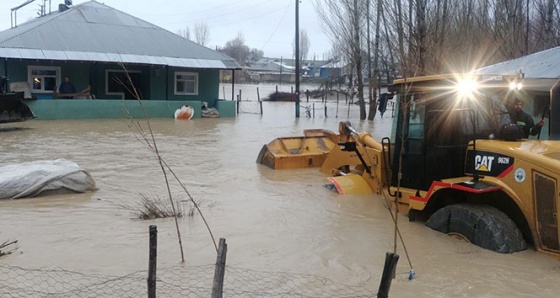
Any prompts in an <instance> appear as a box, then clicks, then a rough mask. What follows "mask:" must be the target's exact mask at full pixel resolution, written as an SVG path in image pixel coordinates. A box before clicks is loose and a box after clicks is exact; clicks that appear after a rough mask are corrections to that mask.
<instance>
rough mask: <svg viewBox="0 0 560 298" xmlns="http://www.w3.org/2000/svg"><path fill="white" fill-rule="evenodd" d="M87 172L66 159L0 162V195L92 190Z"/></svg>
mask: <svg viewBox="0 0 560 298" xmlns="http://www.w3.org/2000/svg"><path fill="white" fill-rule="evenodd" d="M96 189H97V187H96V186H95V181H94V180H93V178H92V177H91V175H90V174H89V173H88V172H87V171H85V170H83V169H82V168H80V166H78V164H76V163H75V162H73V161H69V160H66V159H56V160H39V161H33V162H25V163H18V164H9V165H4V166H0V199H18V198H24V197H34V196H39V195H41V194H46V193H48V194H52V193H68V192H87V191H93V190H96Z"/></svg>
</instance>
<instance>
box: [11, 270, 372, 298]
mask: <svg viewBox="0 0 560 298" xmlns="http://www.w3.org/2000/svg"><path fill="white" fill-rule="evenodd" d="M214 269H215V266H214V264H210V265H202V266H187V265H181V264H180V265H176V266H173V267H168V268H158V270H157V286H156V287H157V297H205V298H207V297H211V294H212V285H213V278H214ZM225 269H226V271H225V279H224V285H223V296H224V297H248V298H250V297H271V298H276V297H375V295H376V294H375V293H374V292H372V291H371V290H368V289H366V288H364V287H360V286H349V285H343V284H340V283H336V282H334V281H332V280H330V279H327V278H324V277H320V276H316V275H304V274H292V273H286V272H265V271H255V270H250V269H244V268H239V267H232V266H226V268H225ZM147 277H148V270H145V271H137V272H133V273H130V274H127V275H124V276H108V275H99V274H84V273H80V272H74V271H68V270H64V269H62V268H54V269H49V268H41V269H29V268H22V267H17V266H9V265H0V297H9V298H24V297H25V298H35V297H57V298H58V297H65V298H66V297H72V298H73V297H76V298H82V297H88V298H89V297H108V298H110V297H119V298H127V297H131V298H132V297H134V298H137V297H147V293H148V288H147V282H146V280H147Z"/></svg>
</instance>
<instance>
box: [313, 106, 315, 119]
mask: <svg viewBox="0 0 560 298" xmlns="http://www.w3.org/2000/svg"><path fill="white" fill-rule="evenodd" d="M313 118H315V103H313Z"/></svg>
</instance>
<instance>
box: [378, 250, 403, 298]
mask: <svg viewBox="0 0 560 298" xmlns="http://www.w3.org/2000/svg"><path fill="white" fill-rule="evenodd" d="M398 261H399V255H397V254H394V253H392V252H387V253H386V254H385V266H383V274H382V275H381V283H380V284H379V290H378V291H377V298H387V297H389V288H391V280H392V279H393V278H394V276H395V269H396V267H397V262H398Z"/></svg>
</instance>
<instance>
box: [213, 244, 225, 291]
mask: <svg viewBox="0 0 560 298" xmlns="http://www.w3.org/2000/svg"><path fill="white" fill-rule="evenodd" d="M226 255H227V244H226V239H224V238H220V244H219V246H218V257H217V258H216V269H215V271H214V285H213V286H212V298H222V293H223V290H224V275H225V271H226Z"/></svg>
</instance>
